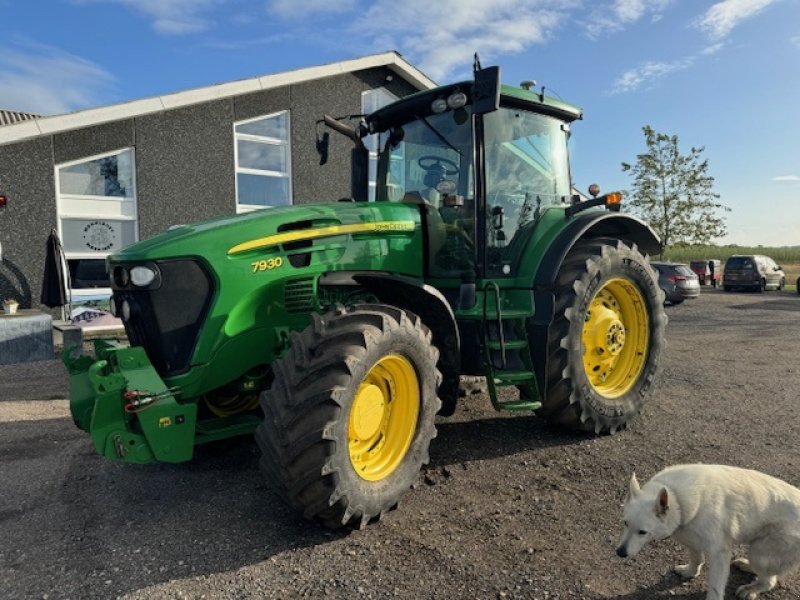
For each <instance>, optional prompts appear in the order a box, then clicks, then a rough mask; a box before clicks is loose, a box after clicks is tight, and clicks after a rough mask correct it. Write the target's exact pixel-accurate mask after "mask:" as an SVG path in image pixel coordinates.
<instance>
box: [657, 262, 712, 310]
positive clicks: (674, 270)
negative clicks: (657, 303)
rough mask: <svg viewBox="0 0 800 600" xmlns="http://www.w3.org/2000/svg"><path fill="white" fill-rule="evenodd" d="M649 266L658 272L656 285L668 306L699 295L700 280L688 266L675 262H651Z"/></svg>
mask: <svg viewBox="0 0 800 600" xmlns="http://www.w3.org/2000/svg"><path fill="white" fill-rule="evenodd" d="M650 265H651V266H652V267H653V268H654V269H655V270H656V271H658V285H659V286H660V287H661V289H662V290H664V294H665V295H666V300H667V302H669V303H670V304H680V303H681V302H683V301H684V300H690V299H692V298H697V297H698V296H699V295H700V280H699V279H698V277H697V274H696V273H695V272H694V271H692V270H691V269H690V268H689V265H686V264H684V263H675V262H651V263H650Z"/></svg>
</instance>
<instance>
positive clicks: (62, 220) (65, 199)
mask: <svg viewBox="0 0 800 600" xmlns="http://www.w3.org/2000/svg"><path fill="white" fill-rule="evenodd" d="M134 173H135V168H134V154H133V149H132V148H127V149H124V150H117V151H115V152H109V153H107V154H101V155H98V156H92V157H89V158H83V159H80V160H77V161H73V162H69V163H64V164H61V165H56V206H57V208H58V227H59V234H60V236H61V243H62V245H63V247H64V254H65V256H66V258H67V265H68V266H69V271H70V278H71V282H72V295H73V297H78V298H80V297H87V296H99V295H103V294H110V293H111V290H110V289H109V283H108V276H107V275H106V272H105V258H106V256H108V255H109V254H111V253H113V252H116V251H118V250H121V249H122V248H124V247H125V246H128V245H130V244H132V243H134V242H136V241H137V240H138V237H139V231H138V229H139V228H138V220H137V219H138V216H137V208H136V182H135V177H134Z"/></svg>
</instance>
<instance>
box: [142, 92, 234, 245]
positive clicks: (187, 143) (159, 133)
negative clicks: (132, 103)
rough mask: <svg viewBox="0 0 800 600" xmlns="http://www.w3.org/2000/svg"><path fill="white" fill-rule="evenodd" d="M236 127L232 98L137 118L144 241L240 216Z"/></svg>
mask: <svg viewBox="0 0 800 600" xmlns="http://www.w3.org/2000/svg"><path fill="white" fill-rule="evenodd" d="M232 122H233V108H232V102H231V100H228V99H226V100H219V101H216V102H208V103H203V104H198V105H195V106H189V107H185V108H179V109H176V110H170V111H167V112H163V113H159V114H155V115H147V116H144V117H140V118H137V119H136V193H137V197H138V207H139V239H146V238H149V237H152V236H154V235H156V234H158V233H162V232H164V231H165V230H166V229H167V228H168V227H169V226H170V225H180V224H183V223H191V222H194V221H202V220H204V219H209V218H212V217H216V216H219V215H225V214H231V213H234V212H235V211H236V202H235V198H234V175H233V172H234V168H233V126H232Z"/></svg>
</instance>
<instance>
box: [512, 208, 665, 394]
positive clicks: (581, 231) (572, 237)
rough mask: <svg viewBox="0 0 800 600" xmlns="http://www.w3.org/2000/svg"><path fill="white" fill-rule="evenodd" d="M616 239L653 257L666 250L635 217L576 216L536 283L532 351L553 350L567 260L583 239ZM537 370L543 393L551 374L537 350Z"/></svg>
mask: <svg viewBox="0 0 800 600" xmlns="http://www.w3.org/2000/svg"><path fill="white" fill-rule="evenodd" d="M600 237H604V238H614V239H621V240H625V241H629V242H633V243H634V244H636V246H637V247H638V248H639V250H640V251H641V252H642V253H646V254H647V255H650V256H652V255H653V254H660V253H661V251H662V245H661V240H660V239H659V237H658V235H657V234H656V232H655V231H653V229H652V228H651V227H650V226H649V225H647V224H646V223H645V222H644V221H641V220H639V219H637V218H636V217H633V216H631V215H626V214H620V213H614V212H608V211H603V212H600V211H589V212H585V213H580V214H578V215H576V216H575V217H573V218H572V219H571V221H570V223H569V224H568V225H567V226H566V227H565V228H564V229H563V230H562V231H561V233H560V234H559V235H558V237H556V238H555V239H554V240H553V241H552V242H551V244H550V245H549V246H548V248H547V250H546V251H545V254H544V257H543V258H542V261H541V262H540V263H539V268H538V270H537V271H536V275H535V276H534V280H533V299H534V303H535V306H536V313H535V315H534V317H533V318H532V319H531V320H530V321H529V323H528V338H529V340H530V344H531V348H549V343H548V342H549V340H548V331H549V328H550V323H551V322H552V321H553V317H554V314H553V313H554V308H555V292H554V290H555V282H556V277H558V272H559V270H560V269H561V265H562V263H563V262H564V259H565V258H566V257H567V254H569V251H570V250H572V247H573V246H575V244H576V243H577V242H578V240H582V239H591V238H600ZM532 354H533V367H534V371H535V372H536V379H537V382H538V383H539V389H540V390H542V394H546V393H547V390H546V388H545V382H546V380H547V378H546V372H547V358H548V357H547V352H546V351H544V352H542V351H538V352H536V351H534V352H533V353H532Z"/></svg>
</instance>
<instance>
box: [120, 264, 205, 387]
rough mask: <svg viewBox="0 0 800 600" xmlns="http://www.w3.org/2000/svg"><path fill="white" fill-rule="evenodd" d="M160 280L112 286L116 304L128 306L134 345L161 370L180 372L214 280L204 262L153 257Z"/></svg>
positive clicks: (186, 366)
mask: <svg viewBox="0 0 800 600" xmlns="http://www.w3.org/2000/svg"><path fill="white" fill-rule="evenodd" d="M156 265H157V267H158V269H159V271H160V273H161V277H160V285H159V286H158V287H157V288H155V289H147V290H137V289H135V288H133V287H132V286H130V285H129V286H127V287H126V288H124V289H115V290H114V301H115V303H116V305H117V306H118V307H120V306H122V302H123V301H126V300H127V301H128V302H129V303H130V306H131V318H130V319H129V320H127V321H126V322H125V331H126V332H127V334H128V338H129V339H130V342H131V344H132V345H134V346H142V347H143V348H144V349H145V352H147V356H148V357H149V358H150V362H151V363H152V364H153V366H154V367H155V369H156V371H158V373H159V374H160V375H162V376H169V375H178V374H180V373H183V372H185V371H187V370H188V369H189V361H190V360H191V358H192V353H193V352H194V347H195V344H196V343H197V337H198V335H199V333H200V328H201V327H202V325H203V322H204V321H205V319H206V316H207V313H208V309H209V306H210V304H211V297H212V295H213V285H212V280H211V278H210V277H209V275H208V273H207V272H206V270H205V268H204V267H203V265H202V264H200V263H199V262H198V261H196V260H191V259H181V260H172V261H160V262H157V263H156Z"/></svg>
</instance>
